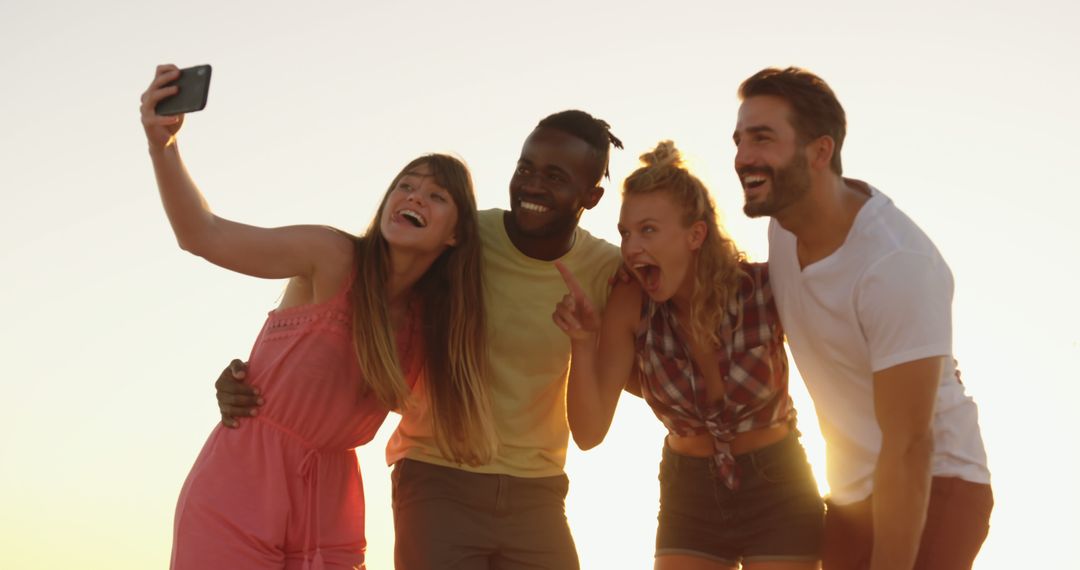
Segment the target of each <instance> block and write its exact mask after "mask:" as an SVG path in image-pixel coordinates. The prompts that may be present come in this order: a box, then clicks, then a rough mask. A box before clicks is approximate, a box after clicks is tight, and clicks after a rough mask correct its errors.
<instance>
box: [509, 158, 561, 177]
mask: <svg viewBox="0 0 1080 570" xmlns="http://www.w3.org/2000/svg"><path fill="white" fill-rule="evenodd" d="M517 163H518V166H522V165H524V166H532V167H535V166H536V165H535V164H533V161H531V160H529V159H527V158H525V157H521V158H519V159H518V161H517ZM543 170H545V171H552V170H554V171H555V172H558V173H560V174H562V175H563V176H565V177H567V178H569V179H571V180H573V178H574V177H573V176H572V175H571V174H570V173H569V172H567V171H566V170H565V169H563V168H562V167H559V166H555V165H554V164H549V165H547V166H545V167H544V168H543Z"/></svg>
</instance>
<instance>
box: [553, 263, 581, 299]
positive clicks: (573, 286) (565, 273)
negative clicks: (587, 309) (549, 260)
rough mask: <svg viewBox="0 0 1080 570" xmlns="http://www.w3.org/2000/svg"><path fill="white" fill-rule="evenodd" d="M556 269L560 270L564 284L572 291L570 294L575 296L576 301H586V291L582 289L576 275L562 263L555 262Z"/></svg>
mask: <svg viewBox="0 0 1080 570" xmlns="http://www.w3.org/2000/svg"><path fill="white" fill-rule="evenodd" d="M555 269H558V270H559V274H560V275H562V279H563V282H564V283H566V288H567V289H569V290H570V294H571V295H573V296H574V300H575V301H577V302H579V303H580V302H582V301H584V300H585V299H586V297H585V290H584V289H582V288H581V284H580V283H578V280H577V278H576V277H574V273H573V272H572V271H570V269H569V268H567V267H566V266H565V265H563V262H561V261H556V262H555Z"/></svg>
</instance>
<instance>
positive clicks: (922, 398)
mask: <svg viewBox="0 0 1080 570" xmlns="http://www.w3.org/2000/svg"><path fill="white" fill-rule="evenodd" d="M942 365H943V362H942V357H933V358H924V359H921V360H915V361H912V362H906V363H903V364H898V365H896V366H893V367H891V368H886V369H884V370H881V371H879V372H875V373H874V412H875V414H876V415H877V421H878V425H879V426H880V427H881V453H880V455H878V462H877V467H876V469H875V470H874V495H873V511H874V550H873V558H872V560H871V563H870V568H871V569H872V570H886V569H892V568H896V569H901V568H903V569H905V570H910V568H911V567H912V565H914V564H915V557H916V555H917V554H918V551H919V541H920V538H921V537H922V530H923V525H924V523H925V522H926V508H927V504H928V503H929V500H930V473H931V471H930V469H931V461H932V458H933V453H934V431H933V418H934V400H935V396H936V394H937V387H938V382H939V380H940V378H941V370H942V368H941V367H942Z"/></svg>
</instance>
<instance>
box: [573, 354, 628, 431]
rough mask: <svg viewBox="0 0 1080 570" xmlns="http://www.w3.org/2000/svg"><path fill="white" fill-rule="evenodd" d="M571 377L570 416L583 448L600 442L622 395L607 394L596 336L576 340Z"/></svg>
mask: <svg viewBox="0 0 1080 570" xmlns="http://www.w3.org/2000/svg"><path fill="white" fill-rule="evenodd" d="M570 345H571V348H572V349H571V352H572V356H571V360H570V378H569V380H568V382H567V388H566V415H567V420H568V422H569V424H570V433H571V434H573V436H574V441H575V442H576V443H577V444H578V447H580V448H581V449H590V448H592V447H595V446H596V445H598V444H599V443H600V442H601V441H603V440H604V436H605V435H607V431H608V428H609V427H611V418H612V416H613V415H614V412H615V405H616V402H617V399H618V394H617V393H616V394H615V397H614V398H611V397H606V398H605V397H604V394H602V389H601V386H600V381H599V380H600V379H599V375H598V366H597V365H598V362H597V360H598V358H599V348H598V347H597V343H596V338H595V337H591V338H588V339H580V340H577V339H575V340H572V341H571V343H570Z"/></svg>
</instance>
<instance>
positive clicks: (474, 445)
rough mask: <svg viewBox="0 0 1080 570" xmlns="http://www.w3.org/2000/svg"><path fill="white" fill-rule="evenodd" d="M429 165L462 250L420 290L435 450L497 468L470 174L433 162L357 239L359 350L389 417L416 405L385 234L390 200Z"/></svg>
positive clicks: (430, 158) (426, 159)
mask: <svg viewBox="0 0 1080 570" xmlns="http://www.w3.org/2000/svg"><path fill="white" fill-rule="evenodd" d="M420 165H427V166H428V167H429V168H430V169H431V171H432V175H433V176H434V180H435V182H436V183H437V184H438V185H439V186H441V187H443V188H445V189H446V190H447V191H448V192H449V193H450V196H451V198H452V199H453V200H454V204H455V205H456V206H457V214H458V219H457V227H456V228H455V233H454V235H455V237H456V238H457V245H455V246H453V247H449V248H447V249H446V251H444V252H443V253H442V255H440V256H439V257H438V259H436V260H435V262H434V263H432V265H431V267H429V268H428V270H427V271H426V272H425V273H424V275H423V276H422V277H421V278H420V280H419V281H417V283H416V284H415V285H414V286H413V293H414V294H415V297H416V298H418V299H420V301H421V303H422V315H423V319H422V323H421V331H422V336H423V347H424V362H423V374H424V375H425V377H426V379H427V382H426V383H425V384H426V385H427V390H428V392H429V396H430V401H431V414H432V424H433V426H432V427H433V430H434V434H435V442H436V444H437V445H438V446H439V449H440V451H442V453H443V454H444V455H445V456H446V457H447V458H448V459H451V460H453V461H456V462H458V463H466V464H469V465H480V464H484V463H490V462H491V460H492V459H493V458H494V455H495V451H496V448H497V439H496V436H495V427H494V420H493V418H492V413H491V398H490V395H489V391H488V385H487V345H486V335H487V331H486V327H485V313H484V289H483V280H482V272H481V263H482V261H481V253H480V235H479V225H478V221H477V214H476V197H475V195H474V192H473V184H472V177H471V176H470V174H469V170H468V168H467V167H466V166H465V165H464V164H463V163H462V162H461V161H460V160H458V159H456V158H454V157H451V156H447V155H442V154H429V155H425V156H421V157H419V158H416V159H414V160H413V161H412V162H410V163H409V164H407V165H406V166H405V168H403V169H402V170H401V172H399V173H398V175H397V176H395V177H394V180H393V182H391V184H390V187H389V189H387V191H386V194H385V195H384V196H383V200H382V203H381V204H380V205H379V209H378V211H377V212H376V214H375V218H374V220H372V222H371V225H370V226H369V227H368V230H367V231H366V232H365V233H364V235H363V236H362V237H359V238H357V239H356V264H357V272H358V273H357V285H356V286H354V287H353V289H352V301H353V342H354V344H355V346H356V355H357V358H359V360H360V367H361V369H362V370H363V372H364V380H363V382H364V384H365V386H364V390H365V391H367V390H370V391H371V392H373V393H374V394H375V396H376V397H377V398H378V399H379V401H380V402H381V403H382V404H383V405H385V406H387V407H388V408H390V409H402V408H404V407H406V406H408V405H409V389H408V387H407V386H406V385H405V381H404V378H403V376H402V372H401V367H400V365H399V361H398V356H399V355H398V354H397V348H396V346H395V342H394V334H393V327H392V325H391V322H390V312H389V301H388V299H387V298H386V283H387V279H388V275H389V269H390V265H389V264H390V255H389V244H388V243H387V241H386V238H385V237H384V236H383V234H382V231H381V229H380V227H379V221H380V220H381V219H382V215H383V210H384V208H385V207H386V203H387V199H388V198H389V196H390V193H391V192H393V191H394V188H395V187H396V186H397V184H398V182H399V181H400V180H401V178H402V177H403V176H405V174H406V173H408V172H409V171H410V170H412V169H414V168H416V167H417V166H420Z"/></svg>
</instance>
